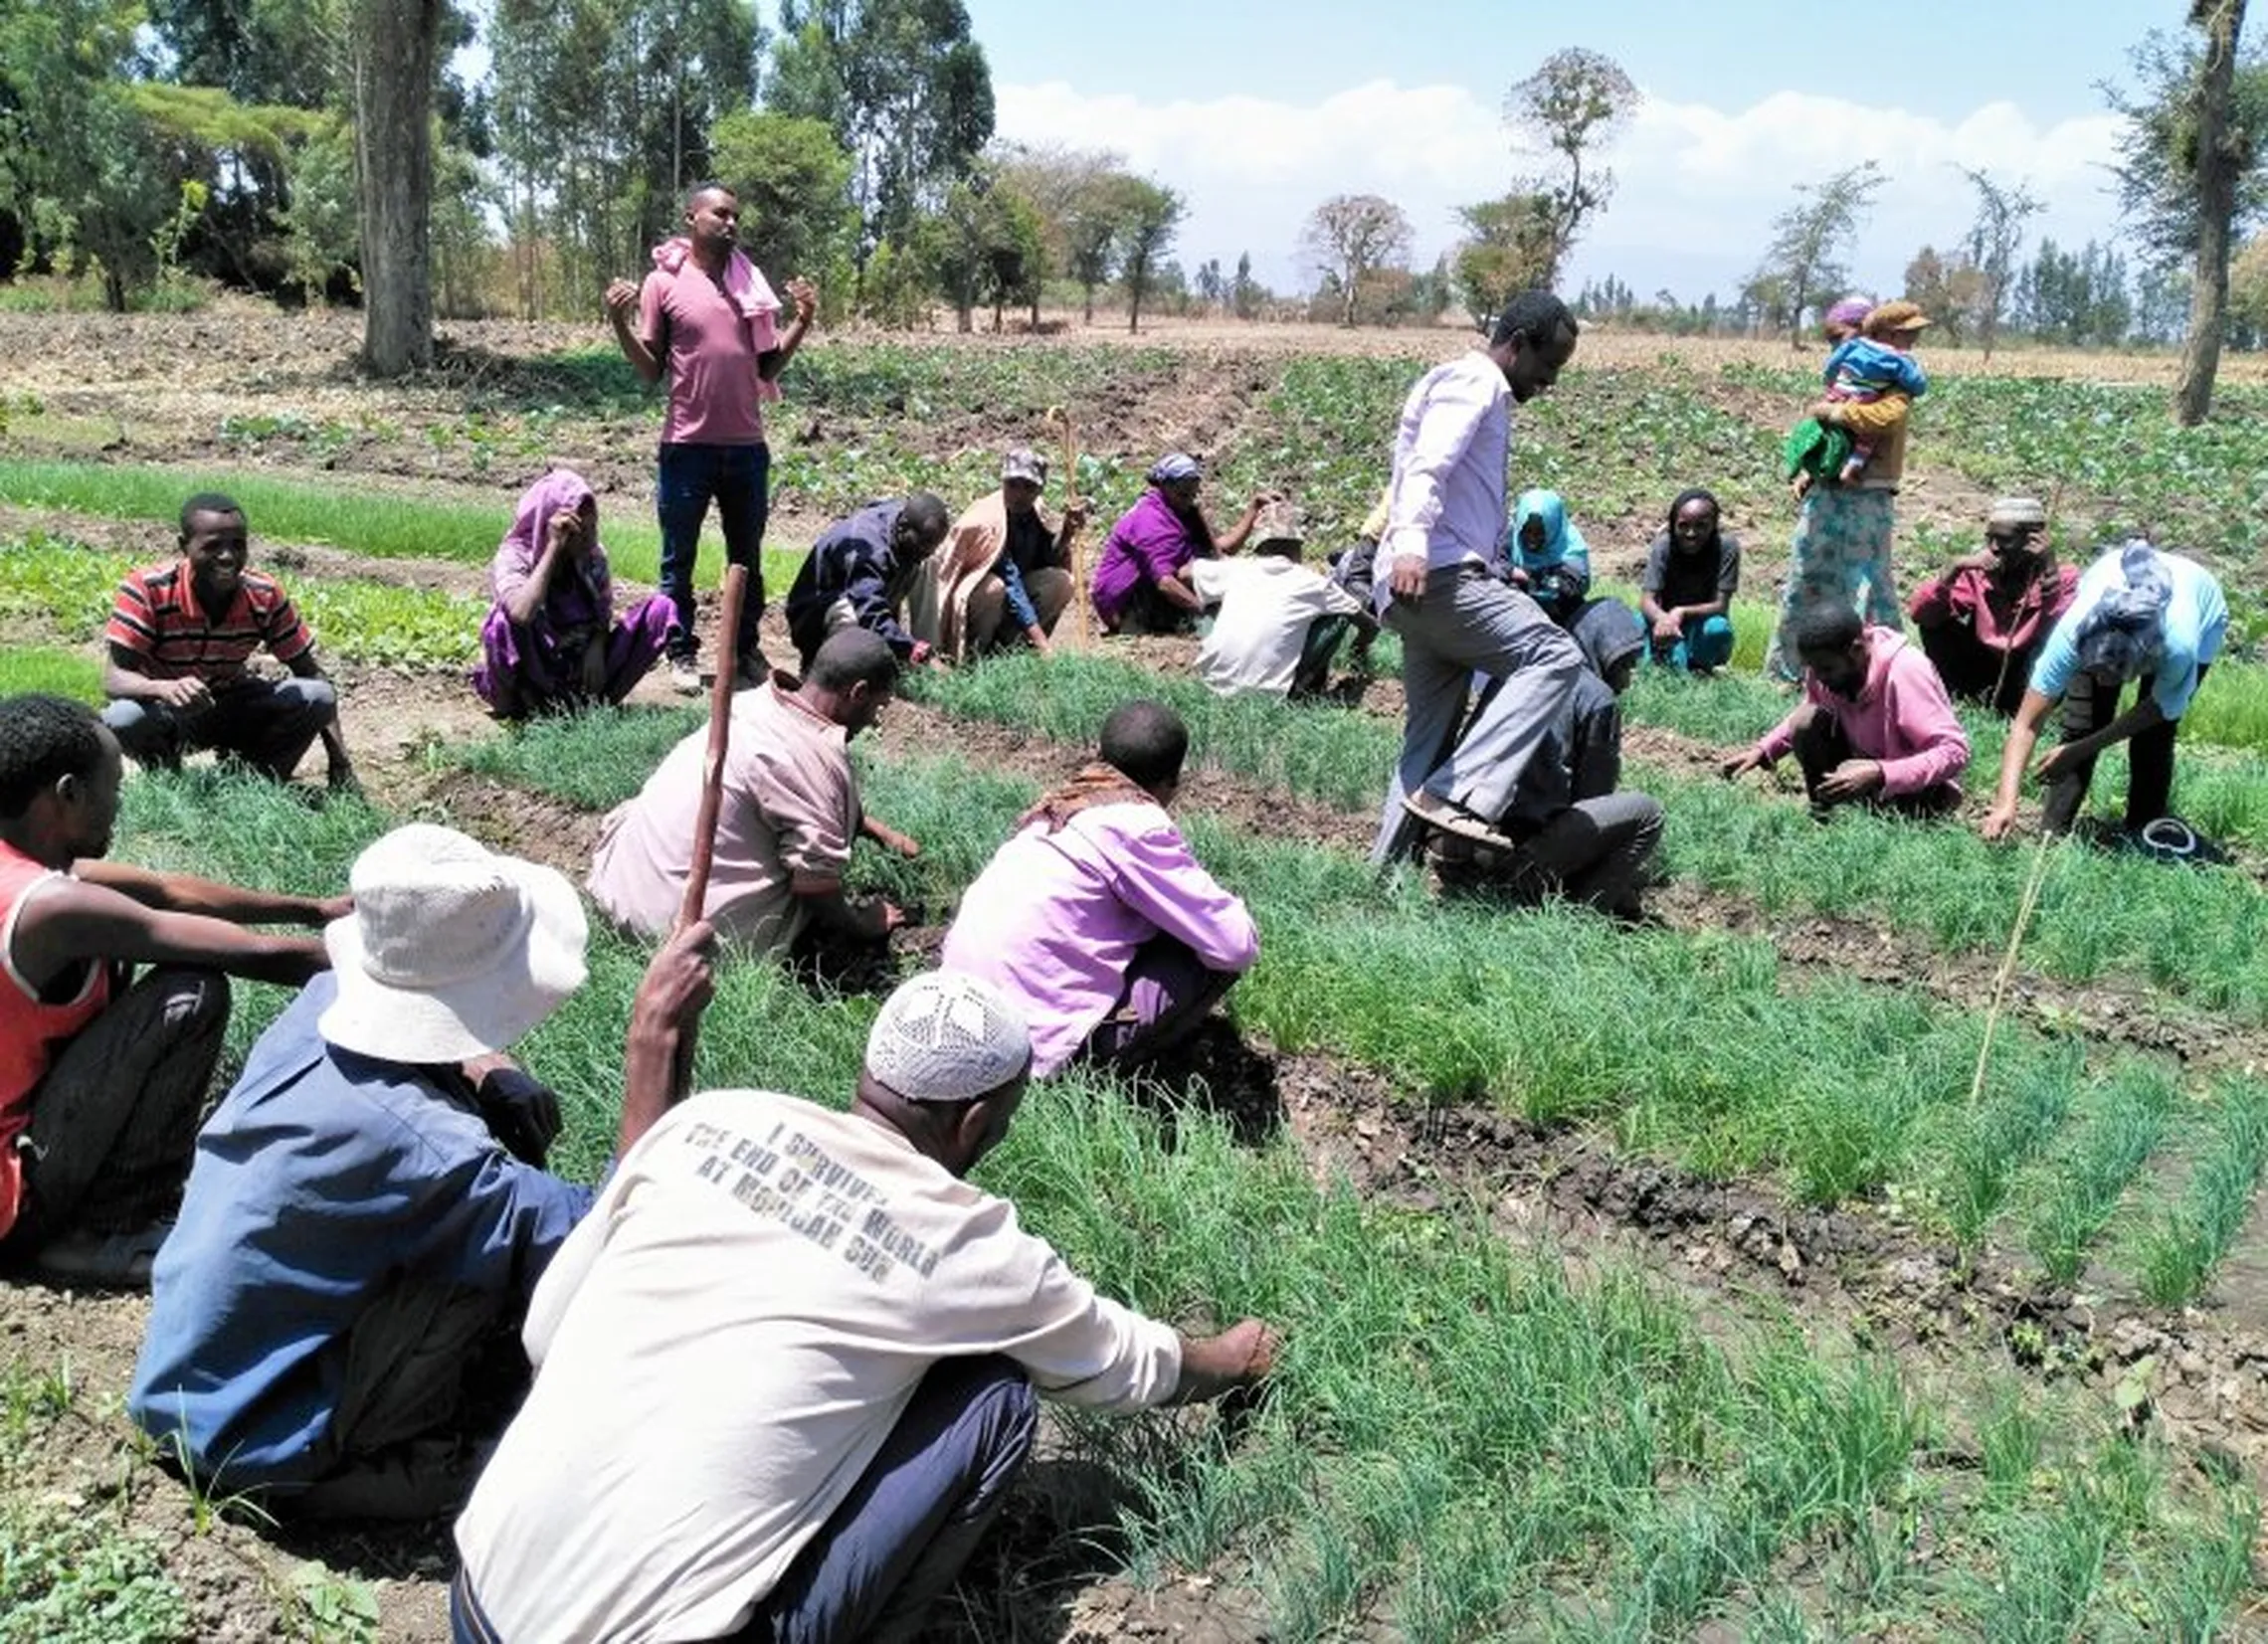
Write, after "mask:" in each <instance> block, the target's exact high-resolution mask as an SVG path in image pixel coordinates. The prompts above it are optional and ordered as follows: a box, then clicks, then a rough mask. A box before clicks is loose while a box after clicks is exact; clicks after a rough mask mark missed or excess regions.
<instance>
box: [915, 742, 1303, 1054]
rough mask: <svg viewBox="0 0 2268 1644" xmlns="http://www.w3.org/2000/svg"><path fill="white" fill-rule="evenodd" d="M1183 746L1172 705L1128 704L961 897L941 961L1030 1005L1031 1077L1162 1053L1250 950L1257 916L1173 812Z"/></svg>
mask: <svg viewBox="0 0 2268 1644" xmlns="http://www.w3.org/2000/svg"><path fill="white" fill-rule="evenodd" d="M1188 752H1189V730H1188V727H1187V726H1185V725H1183V723H1182V721H1181V716H1180V715H1178V714H1176V713H1175V712H1174V711H1173V709H1171V708H1169V707H1167V706H1166V705H1165V704H1164V703H1162V702H1151V701H1144V700H1136V701H1132V702H1127V703H1123V704H1121V705H1120V706H1119V707H1118V708H1116V709H1115V710H1113V711H1112V713H1111V715H1110V717H1109V718H1108V719H1106V720H1104V721H1103V722H1102V746H1101V749H1100V753H1101V758H1100V760H1099V761H1098V762H1097V763H1095V764H1092V765H1089V766H1087V767H1086V768H1085V769H1084V770H1082V771H1080V772H1079V774H1078V775H1077V776H1075V777H1073V778H1072V779H1071V780H1070V781H1069V782H1067V783H1065V784H1064V785H1063V786H1062V787H1060V788H1058V789H1056V790H1055V791H1054V792H1053V793H1051V794H1048V795H1046V796H1045V797H1043V798H1042V799H1041V800H1040V801H1039V804H1037V805H1035V806H1034V807H1033V808H1032V809H1031V810H1029V811H1027V812H1026V813H1025V814H1024V816H1023V817H1022V819H1021V820H1020V821H1019V822H1017V828H1016V833H1015V835H1014V836H1013V837H1012V838H1010V839H1009V841H1008V842H1007V843H1006V844H1004V845H1002V846H1001V847H1000V849H999V850H998V851H997V852H996V853H995V854H994V856H993V859H992V861H991V862H990V863H989V864H987V866H986V868H985V870H984V872H983V873H981V874H979V875H978V876H977V881H976V883H975V884H973V885H971V886H970V887H969V890H968V893H967V894H966V895H965V896H963V897H962V898H961V912H960V916H959V917H958V918H956V919H955V920H954V921H953V928H952V930H951V931H949V932H948V933H947V934H946V937H945V951H944V955H943V958H942V963H943V966H944V968H945V969H946V970H948V971H959V972H961V973H963V974H965V975H969V976H976V977H982V978H983V979H984V980H986V981H988V982H990V983H992V984H993V985H994V986H996V987H998V988H1000V989H1001V990H1002V991H1003V992H1005V993H1006V994H1007V995H1008V996H1009V997H1010V998H1011V999H1012V1000H1014V1001H1016V1002H1017V1004H1018V1005H1020V1006H1021V1007H1022V1008H1023V1010H1024V1012H1025V1015H1026V1016H1027V1017H1028V1018H1029V1020H1030V1022H1031V1025H1032V1072H1033V1075H1034V1077H1036V1078H1044V1077H1046V1076H1047V1075H1048V1074H1050V1073H1052V1072H1054V1071H1055V1070H1056V1069H1057V1068H1059V1067H1061V1066H1062V1065H1063V1064H1064V1063H1066V1062H1068V1061H1071V1060H1072V1059H1074V1058H1076V1057H1079V1056H1082V1055H1083V1056H1084V1057H1086V1058H1087V1059H1088V1060H1090V1061H1095V1062H1101V1063H1104V1064H1107V1065H1111V1066H1118V1067H1125V1066H1131V1065H1134V1064H1136V1063H1139V1062H1143V1061H1147V1060H1149V1059H1151V1058H1153V1057H1155V1056H1157V1055H1159V1054H1160V1053H1161V1052H1163V1051H1165V1050H1166V1049H1168V1048H1170V1047H1171V1046H1172V1045H1174V1044H1175V1043H1177V1042H1179V1041H1180V1040H1181V1039H1183V1038H1184V1037H1186V1036H1187V1035H1188V1034H1189V1032H1190V1031H1191V1030H1192V1029H1193V1028H1195V1027H1196V1026H1197V1025H1198V1023H1199V1022H1201V1021H1203V1020H1204V1019H1205V1015H1206V1012H1207V1011H1209V1010H1211V1009H1212V1008H1213V1006H1214V1005H1215V1004H1217V1003H1218V1002H1219V1001H1220V1000H1221V998H1222V997H1223V996H1224V995H1226V994H1227V993H1228V992H1229V988H1230V987H1231V986H1233V985H1234V983H1235V981H1236V978H1237V977H1239V976H1241V975H1242V974H1243V973H1244V972H1245V971H1247V970H1249V969H1251V966H1252V962H1253V961H1254V960H1255V959H1257V958H1258V957H1259V952H1260V938H1259V931H1258V929H1257V927H1255V926H1254V925H1253V923H1252V916H1251V914H1250V912H1249V911H1248V910H1247V909H1246V908H1245V906H1244V904H1243V902H1242V900H1241V899H1240V898H1238V897H1235V896H1232V895H1230V894H1229V892H1228V891H1227V890H1224V889H1223V888H1222V887H1221V885H1220V883H1219V882H1218V881H1217V880H1215V878H1214V877H1213V875H1212V874H1210V873H1208V872H1206V870H1205V869H1204V867H1203V866H1201V865H1200V864H1199V862H1198V860H1197V858H1196V856H1195V855H1193V854H1192V853H1191V851H1190V848H1189V841H1188V840H1187V839H1185V838H1183V837H1182V831H1181V829H1180V828H1179V827H1177V826H1175V825H1174V822H1173V819H1172V818H1171V817H1169V816H1168V815H1167V814H1166V810H1167V807H1168V806H1169V805H1171V804H1172V803H1173V798H1174V795H1175V793H1176V792H1177V791H1178V790H1179V789H1180V787H1181V772H1182V760H1183V759H1184V757H1185V756H1186V755H1187V754H1188Z"/></svg>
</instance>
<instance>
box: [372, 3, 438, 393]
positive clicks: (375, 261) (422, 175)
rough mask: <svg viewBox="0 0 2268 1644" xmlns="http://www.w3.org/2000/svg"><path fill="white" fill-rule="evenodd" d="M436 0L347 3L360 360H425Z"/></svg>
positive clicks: (409, 363) (389, 373) (428, 359)
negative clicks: (358, 227)
mask: <svg viewBox="0 0 2268 1644" xmlns="http://www.w3.org/2000/svg"><path fill="white" fill-rule="evenodd" d="M441 4H442V0H354V114H355V120H354V163H355V171H356V173H357V180H358V181H359V183H360V185H361V187H360V190H359V192H360V195H361V214H362V316H363V324H362V361H363V364H364V365H365V366H366V367H367V368H368V369H369V370H370V371H372V372H374V373H375V374H376V375H378V376H381V377H399V376H401V375H402V374H403V373H405V372H408V371H414V370H417V369H419V368H421V367H423V366H427V365H431V364H432V363H433V225H432V206H433V90H434V59H435V56H436V54H437V51H438V42H439V39H440V32H441Z"/></svg>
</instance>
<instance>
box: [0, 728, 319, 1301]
mask: <svg viewBox="0 0 2268 1644" xmlns="http://www.w3.org/2000/svg"><path fill="white" fill-rule="evenodd" d="M122 766H123V761H122V759H121V757H120V755H119V752H118V743H117V739H116V738H115V737H113V736H112V735H111V734H110V732H109V731H108V730H106V729H105V728H104V727H103V725H102V723H101V721H100V720H98V719H97V718H95V712H94V710H93V709H92V708H89V707H87V706H85V705H84V704H82V703H78V702H68V701H65V700H64V699H63V698H61V697H58V696H13V697H9V698H7V699H6V700H5V701H0V1260H6V1261H8V1262H11V1263H15V1262H21V1261H28V1262H30V1263H31V1264H32V1266H33V1268H34V1269H35V1271H37V1272H38V1273H39V1274H41V1276H43V1277H46V1278H50V1279H58V1280H62V1281H65V1282H71V1283H84V1284H114V1285H128V1286H138V1285H144V1284H147V1283H148V1282H149V1271H150V1261H151V1258H152V1257H153V1256H154V1255H155V1254H156V1252H157V1247H158V1244H159V1243H160V1241H162V1240H163V1238H164V1236H165V1231H166V1228H167V1226H168V1225H169V1221H168V1218H169V1217H170V1216H171V1215H172V1213H173V1208H174V1206H175V1205H176V1204H177V1203H179V1202H180V1198H181V1183H182V1179H183V1178H184V1177H186V1176H187V1175H188V1174H189V1155H190V1152H191V1150H192V1148H193V1147H194V1146H195V1143H196V1137H197V1120H198V1117H199V1116H200V1115H201V1114H202V1113H203V1112H204V1109H205V1097H206V1093H207V1090H208V1088H209V1087H210V1085H211V1084H212V1080H213V1066H214V1064H215V1063H216V1062H217V1061H218V1060H219V1059H220V1054H221V1040H222V1035H223V1034H224V1032H225V1031H226V1030H227V1027H228V1021H229V977H230V976H231V975H234V976H240V977H245V978H248V979H251V980H255V981H260V982H274V983H281V984H283V985H284V986H286V987H294V988H295V987H297V986H298V985H299V984H301V983H303V982H305V981H306V980H307V978H308V977H310V976H312V975H314V973H315V972H317V971H319V970H321V969H322V968H323V967H324V966H325V965H326V964H328V963H329V960H328V959H327V958H326V957H325V955H324V953H323V945H322V943H321V942H319V941H317V940H316V939H315V938H314V937H311V936H271V935H267V934H264V933H262V932H259V931H253V930H247V929H246V928H245V927H246V926H248V925H257V924H301V925H309V926H314V925H320V924H322V923H323V921H324V920H325V919H327V918H333V917H336V916H337V915H338V914H340V913H343V912H344V911H345V910H346V906H347V904H346V900H345V898H343V897H341V898H339V899H337V900H335V901H329V902H318V901H313V900H310V899H309V898H307V897H303V896H272V895H267V894H265V893H263V892H260V891H253V890H240V889H238V888H237V887H236V886H234V885H223V884H215V883H213V882H212V881H210V880H206V879H193V878H190V877H188V876H187V875H186V874H179V873H152V872H150V871H148V870H147V869H146V868H138V867H129V866H127V865H125V864H124V863H121V862H106V861H103V860H101V858H102V856H103V855H104V854H106V853H107V852H108V850H109V848H110V830H111V827H112V825H113V823H114V822H115V821H116V819H117V814H118V782H119V776H120V772H121V769H122ZM137 964H145V965H148V966H149V967H150V968H149V969H148V970H147V971H145V972H143V973H142V975H141V977H140V979H139V980H138V981H137V980H135V979H134V978H133V976H132V968H133V967H134V966H135V965H137Z"/></svg>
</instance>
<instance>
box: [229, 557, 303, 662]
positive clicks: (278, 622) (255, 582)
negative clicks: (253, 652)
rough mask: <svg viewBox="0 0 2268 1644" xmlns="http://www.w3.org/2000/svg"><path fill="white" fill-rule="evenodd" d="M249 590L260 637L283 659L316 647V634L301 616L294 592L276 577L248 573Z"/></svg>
mask: <svg viewBox="0 0 2268 1644" xmlns="http://www.w3.org/2000/svg"><path fill="white" fill-rule="evenodd" d="M244 581H245V594H246V596H247V598H248V599H249V600H250V602H251V605H252V609H253V612H254V615H255V616H256V617H257V619H258V621H259V624H260V637H261V639H262V640H263V641H264V642H265V643H266V644H267V646H268V649H269V651H270V653H271V654H273V655H274V656H275V658H276V659H277V660H278V661H279V662H283V663H286V664H287V663H290V662H292V661H294V660H296V659H297V658H298V657H301V656H303V655H305V654H306V653H307V652H308V651H309V650H311V649H312V648H314V643H315V637H314V636H313V635H312V634H310V633H308V632H307V625H306V624H305V623H303V622H301V621H300V620H299V613H298V611H297V609H296V608H295V607H294V606H293V605H292V604H291V596H290V595H288V594H286V593H284V592H283V584H282V583H280V582H278V581H277V580H276V579H275V578H274V577H267V576H262V575H260V574H259V573H258V572H253V571H248V572H246V573H245V578H244Z"/></svg>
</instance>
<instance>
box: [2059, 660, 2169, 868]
mask: <svg viewBox="0 0 2268 1644" xmlns="http://www.w3.org/2000/svg"><path fill="white" fill-rule="evenodd" d="M2205 671H2206V670H2205V669H2204V668H2202V667H2200V668H2198V669H2197V679H2198V681H2199V682H2200V683H2202V682H2203V680H2204V677H2205ZM2124 689H2125V686H2124V685H2122V684H2120V683H2118V682H2117V681H2115V680H2108V679H2103V678H2101V677H2099V676H2097V675H2095V674H2092V673H2089V672H2088V671H2087V670H2086V669H2085V668H2079V669H2076V670H2075V671H2074V672H2073V673H2072V675H2071V684H2070V688H2069V689H2067V690H2066V691H2065V692H2064V693H2063V740H2064V741H2066V742H2069V741H2071V740H2072V739H2073V738H2074V737H2082V736H2092V735H2094V734H2095V732H2097V731H2099V730H2101V729H2102V728H2103V727H2104V726H2106V725H2108V724H2109V723H2110V722H2111V721H2112V720H2114V719H2116V718H2118V716H2119V696H2120V694H2121V693H2122V692H2123V691H2124ZM2150 699H2151V681H2150V680H2148V679H2145V680H2143V682H2142V689H2141V691H2140V692H2139V693H2138V694H2137V695H2136V697H2135V706H2137V707H2140V706H2141V705H2142V704H2143V703H2145V702H2147V701H2149V700H2150ZM2180 732H2181V722H2180V721H2179V720H2178V719H2176V720H2174V721H2173V722H2171V723H2170V724H2165V725H2160V726H2157V727H2155V728H2153V729H2151V730H2147V731H2144V732H2143V733H2142V734H2141V735H2140V736H2136V737H2132V738H2130V739H2129V740H2128V742H2127V804H2126V824H2127V828H2128V830H2129V831H2130V832H2131V831H2133V830H2135V829H2138V828H2141V827H2145V826H2147V825H2148V824H2150V823H2151V822H2156V821H2157V820H2158V819H2159V818H2160V817H2164V816H2167V815H2170V814H2171V813H2172V811H2173V807H2174V738H2175V737H2177V736H2179V735H2180ZM2094 780H2095V762H2094V760H2092V759H2082V760H2079V761H2077V762H2076V763H2074V764H2073V765H2072V766H2071V767H2070V768H2069V769H2068V770H2059V771H2058V772H2057V773H2056V774H2055V776H2053V777H2052V778H2050V779H2049V780H2048V782H2047V785H2046V788H2045V791H2044V794H2043V796H2042V801H2041V805H2040V818H2039V823H2040V827H2041V829H2042V831H2044V832H2048V833H2068V832H2070V831H2071V824H2072V823H2073V822H2077V821H2078V820H2079V808H2080V807H2081V806H2083V805H2085V804H2086V803H2087V789H2088V787H2089V786H2090V785H2091V784H2092V783H2093V782H2094Z"/></svg>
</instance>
